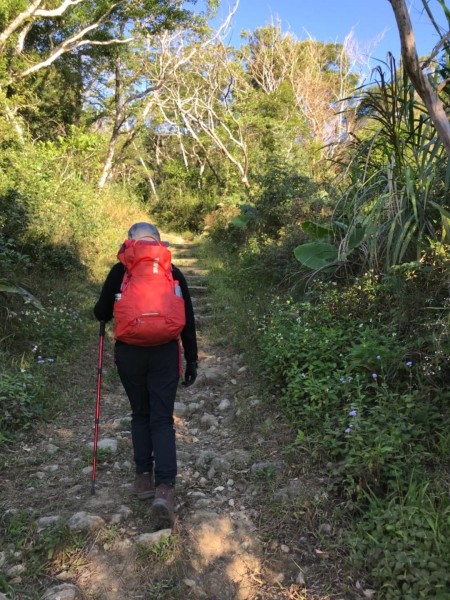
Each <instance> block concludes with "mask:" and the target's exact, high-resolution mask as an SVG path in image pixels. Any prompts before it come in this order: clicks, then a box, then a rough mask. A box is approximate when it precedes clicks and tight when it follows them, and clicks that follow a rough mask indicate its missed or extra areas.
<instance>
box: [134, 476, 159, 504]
mask: <svg viewBox="0 0 450 600" xmlns="http://www.w3.org/2000/svg"><path fill="white" fill-rule="evenodd" d="M133 493H134V494H135V495H136V496H137V497H138V498H139V499H140V500H147V498H153V496H154V495H155V479H154V476H153V473H136V479H135V480H134V484H133Z"/></svg>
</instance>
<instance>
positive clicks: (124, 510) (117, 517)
mask: <svg viewBox="0 0 450 600" xmlns="http://www.w3.org/2000/svg"><path fill="white" fill-rule="evenodd" d="M132 514H133V511H132V510H131V508H129V507H128V506H124V505H122V506H121V507H120V508H119V510H118V511H117V512H116V513H115V514H114V515H113V516H112V517H111V522H110V524H111V525H117V524H119V523H121V522H122V521H125V520H126V519H128V518H129V517H131V515H132Z"/></svg>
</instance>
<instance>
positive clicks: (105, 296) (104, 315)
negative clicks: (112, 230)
mask: <svg viewBox="0 0 450 600" xmlns="http://www.w3.org/2000/svg"><path fill="white" fill-rule="evenodd" d="M124 275H125V267H124V265H123V264H122V263H120V262H119V263H116V264H115V265H114V266H113V267H112V268H111V271H110V272H109V273H108V276H107V277H106V279H105V283H104V284H103V288H102V291H101V293H100V298H99V299H98V302H97V304H96V305H95V307H94V315H95V316H96V318H97V319H98V320H99V321H105V323H107V322H108V321H110V320H111V319H112V318H113V308H114V300H115V295H116V294H118V293H119V292H120V286H121V285H122V280H123V277H124ZM172 275H173V278H174V279H176V280H177V281H178V282H179V283H180V287H181V292H182V294H183V299H184V307H185V311H186V325H185V327H184V329H183V331H182V332H181V343H182V345H183V351H184V358H185V359H186V362H193V361H196V360H197V359H198V353H197V334H196V330H195V319H194V309H193V307H192V300H191V295H190V292H189V288H188V284H187V282H186V279H185V277H184V275H183V273H182V272H181V271H180V269H178V268H177V267H175V266H174V265H172ZM116 343H117V344H122V343H123V342H120V341H117V342H116Z"/></svg>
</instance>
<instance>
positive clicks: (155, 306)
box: [114, 240, 186, 346]
mask: <svg viewBox="0 0 450 600" xmlns="http://www.w3.org/2000/svg"><path fill="white" fill-rule="evenodd" d="M117 258H118V259H119V260H120V262H121V263H122V264H123V265H124V266H125V276H124V278H123V281H122V286H121V294H118V295H117V297H116V301H115V303H114V337H115V339H116V340H120V341H121V342H125V343H127V344H133V345H135V346H159V345H160V344H165V343H167V342H170V341H171V340H175V339H177V338H178V337H179V335H180V333H181V331H182V330H183V328H184V326H185V324H186V315H185V310H184V300H183V297H182V295H181V290H180V286H179V283H178V281H175V280H174V279H173V276H172V262H171V260H172V257H171V254H170V252H169V250H168V249H167V248H166V246H164V245H163V244H161V243H159V242H156V241H155V242H153V241H151V242H149V241H145V240H126V242H124V244H123V245H122V247H121V249H120V250H119V253H118V255H117Z"/></svg>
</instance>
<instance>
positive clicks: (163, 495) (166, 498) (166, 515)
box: [151, 483, 175, 531]
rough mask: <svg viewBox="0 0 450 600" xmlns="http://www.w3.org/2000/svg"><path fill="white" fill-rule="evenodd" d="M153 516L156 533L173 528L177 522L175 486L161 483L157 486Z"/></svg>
mask: <svg viewBox="0 0 450 600" xmlns="http://www.w3.org/2000/svg"><path fill="white" fill-rule="evenodd" d="M151 516H152V523H153V527H154V529H155V531H158V530H159V529H169V528H171V527H172V525H173V524H174V522H175V488H174V486H173V485H168V484H166V483H161V484H160V485H158V486H157V488H156V491H155V499H154V501H153V504H152V513H151Z"/></svg>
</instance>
